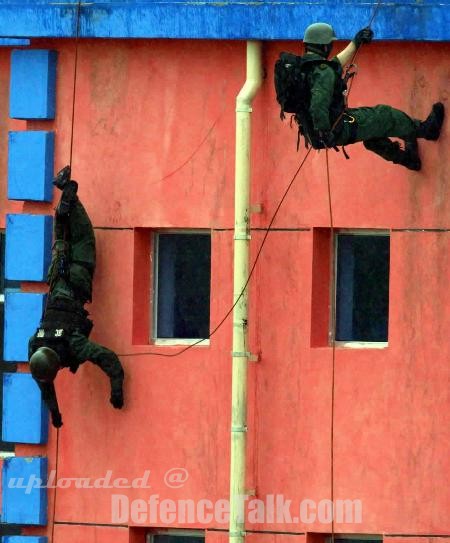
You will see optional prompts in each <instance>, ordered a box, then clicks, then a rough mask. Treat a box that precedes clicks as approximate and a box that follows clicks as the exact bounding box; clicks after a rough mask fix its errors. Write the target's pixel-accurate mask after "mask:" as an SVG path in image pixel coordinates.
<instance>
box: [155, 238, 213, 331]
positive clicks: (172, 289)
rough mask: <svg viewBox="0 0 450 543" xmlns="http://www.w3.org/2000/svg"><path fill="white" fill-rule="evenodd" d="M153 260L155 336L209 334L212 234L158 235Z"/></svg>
mask: <svg viewBox="0 0 450 543" xmlns="http://www.w3.org/2000/svg"><path fill="white" fill-rule="evenodd" d="M156 262H157V273H156V275H157V311H156V317H157V321H156V323H157V326H156V337H157V338H185V339H187V338H193V339H201V338H207V337H209V299H210V286H211V236H210V235H209V234H158V236H157V258H156Z"/></svg>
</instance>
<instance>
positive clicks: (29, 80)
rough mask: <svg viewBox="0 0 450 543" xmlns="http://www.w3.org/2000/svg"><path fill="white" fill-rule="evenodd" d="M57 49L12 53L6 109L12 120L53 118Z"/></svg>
mask: <svg viewBox="0 0 450 543" xmlns="http://www.w3.org/2000/svg"><path fill="white" fill-rule="evenodd" d="M56 59H57V55H56V51H50V50H47V49H15V50H13V52H12V53H11V80H10V92H9V111H10V113H9V114H10V117H11V118H13V119H54V118H55V107H56V105H55V103H56Z"/></svg>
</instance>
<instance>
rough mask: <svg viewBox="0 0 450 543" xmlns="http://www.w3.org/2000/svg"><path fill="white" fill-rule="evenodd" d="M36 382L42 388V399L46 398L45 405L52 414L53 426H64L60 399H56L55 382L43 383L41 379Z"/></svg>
mask: <svg viewBox="0 0 450 543" xmlns="http://www.w3.org/2000/svg"><path fill="white" fill-rule="evenodd" d="M36 382H37V384H38V386H39V388H40V389H41V393H42V399H43V400H44V402H45V405H46V406H47V407H48V410H49V411H50V414H51V416H52V424H53V426H54V427H55V428H60V427H61V426H62V418H61V413H60V411H59V407H58V400H57V399H56V391H55V385H54V384H53V383H41V382H40V381H36Z"/></svg>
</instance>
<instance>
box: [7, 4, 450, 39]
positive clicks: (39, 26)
mask: <svg viewBox="0 0 450 543" xmlns="http://www.w3.org/2000/svg"><path fill="white" fill-rule="evenodd" d="M376 3H377V2H376V0H353V1H352V0H308V1H307V0H301V1H295V0H276V1H275V0H273V1H267V0H261V1H258V2H250V1H249V2H245V1H238V0H233V1H227V0H225V1H224V2H217V1H215V0H204V1H201V2H192V1H189V0H179V1H167V2H165V1H162V0H159V1H155V0H140V1H135V0H122V1H120V2H119V1H117V0H103V1H95V2H92V3H84V4H82V5H81V8H80V10H79V25H78V26H79V36H80V37H110V38H211V39H260V40H275V39H277V40H278V39H286V40H298V39H300V38H301V36H302V35H303V31H304V29H305V28H306V26H308V24H310V23H311V22H317V21H326V22H329V23H331V24H332V25H334V26H335V27H336V30H337V34H338V36H339V37H340V38H341V39H350V38H352V37H353V35H354V34H355V31H357V30H359V29H360V28H361V27H363V26H366V25H367V24H368V22H369V20H370V19H371V16H372V12H373V9H374V6H375V5H376ZM77 13H78V2H77V1H76V0H71V1H70V2H69V1H68V2H65V3H64V5H62V6H58V5H49V3H48V1H45V0H42V1H40V0H36V1H33V0H22V1H21V2H18V1H17V0H15V1H12V0H11V1H4V2H2V4H1V6H0V26H1V27H2V28H4V29H7V35H8V36H11V37H21V36H22V37H74V36H75V35H76V34H77ZM374 30H375V34H376V38H377V39H383V40H386V39H388V40H434V41H438V40H442V41H446V40H449V39H450V9H449V2H448V0H442V1H441V0H421V1H420V2H419V1H418V0H402V2H395V1H394V2H380V8H379V9H378V12H377V15H376V18H375V21H374Z"/></svg>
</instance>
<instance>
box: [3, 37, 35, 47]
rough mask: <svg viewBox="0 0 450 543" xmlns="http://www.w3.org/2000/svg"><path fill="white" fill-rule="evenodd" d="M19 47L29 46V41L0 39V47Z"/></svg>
mask: <svg viewBox="0 0 450 543" xmlns="http://www.w3.org/2000/svg"><path fill="white" fill-rule="evenodd" d="M19 45H30V40H19V39H14V38H0V47H18V46H19Z"/></svg>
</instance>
